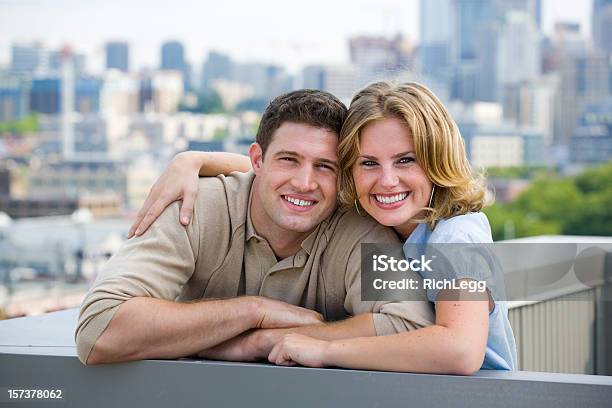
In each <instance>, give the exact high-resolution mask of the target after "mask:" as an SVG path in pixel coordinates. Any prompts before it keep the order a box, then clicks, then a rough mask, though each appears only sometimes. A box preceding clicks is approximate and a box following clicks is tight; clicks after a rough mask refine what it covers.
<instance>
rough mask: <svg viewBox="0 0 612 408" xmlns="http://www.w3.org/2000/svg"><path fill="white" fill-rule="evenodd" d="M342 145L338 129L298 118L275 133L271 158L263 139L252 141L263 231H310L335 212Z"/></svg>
mask: <svg viewBox="0 0 612 408" xmlns="http://www.w3.org/2000/svg"><path fill="white" fill-rule="evenodd" d="M337 147H338V135H337V134H336V133H334V132H332V131H330V130H326V129H321V128H316V127H312V126H309V125H304V124H299V123H293V122H285V123H283V124H282V125H281V126H280V127H279V128H278V129H277V130H276V132H274V137H273V138H272V142H271V143H270V144H269V145H268V149H267V151H266V153H265V157H264V155H263V154H262V151H261V147H260V146H259V144H257V143H254V144H253V145H252V146H251V149H250V151H249V155H250V156H251V162H252V164H253V169H254V171H255V175H256V177H255V182H254V192H253V202H252V206H251V213H252V218H253V223H254V225H255V228H256V229H257V230H258V232H259V233H264V231H267V232H271V233H278V232H282V231H291V232H299V233H306V232H310V231H312V230H313V229H314V228H315V227H316V226H317V225H318V224H319V223H320V222H321V221H323V220H324V219H325V218H327V217H328V216H329V215H330V214H331V213H332V211H333V210H334V208H335V206H336V193H337V187H336V178H337V174H338V157H337V153H336V149H337ZM262 229H263V230H264V231H260V230H262ZM279 229H280V231H279Z"/></svg>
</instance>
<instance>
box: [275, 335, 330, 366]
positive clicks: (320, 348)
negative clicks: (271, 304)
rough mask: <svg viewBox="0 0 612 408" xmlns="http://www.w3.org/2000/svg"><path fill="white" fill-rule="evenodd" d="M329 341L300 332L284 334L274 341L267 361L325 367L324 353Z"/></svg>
mask: <svg viewBox="0 0 612 408" xmlns="http://www.w3.org/2000/svg"><path fill="white" fill-rule="evenodd" d="M329 344H330V342H328V341H324V340H318V339H313V338H312V337H308V336H303V335H301V334H295V333H291V334H286V335H285V336H284V337H283V339H282V340H281V341H279V342H278V343H276V345H275V346H274V348H273V349H272V351H271V352H270V355H269V356H268V361H270V362H271V363H274V364H277V365H283V366H294V365H297V364H300V365H303V366H307V367H318V368H320V367H325V366H326V365H327V364H326V363H325V355H326V353H327V350H328V348H329Z"/></svg>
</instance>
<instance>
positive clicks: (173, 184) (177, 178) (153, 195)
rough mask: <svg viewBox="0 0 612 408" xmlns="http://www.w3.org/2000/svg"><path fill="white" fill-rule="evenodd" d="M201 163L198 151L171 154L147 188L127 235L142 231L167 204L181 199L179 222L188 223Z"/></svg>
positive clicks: (196, 191) (141, 232) (138, 233)
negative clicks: (162, 170)
mask: <svg viewBox="0 0 612 408" xmlns="http://www.w3.org/2000/svg"><path fill="white" fill-rule="evenodd" d="M202 164H203V157H202V154H201V153H200V152H183V153H179V154H177V155H176V156H174V158H173V159H172V161H171V162H170V164H168V167H166V170H164V172H163V173H162V175H161V176H160V177H159V179H157V181H156V182H155V184H154V185H153V187H152V188H151V190H150V191H149V194H148V195H147V198H146V200H145V202H144V204H143V205H142V208H141V209H140V211H138V214H137V215H136V220H134V223H133V224H132V226H131V227H130V231H129V233H128V238H132V237H133V236H135V235H136V236H138V235H142V234H143V233H144V232H145V231H146V230H147V228H149V226H151V224H153V221H155V220H156V219H157V217H159V215H160V214H161V213H162V212H163V211H164V209H165V208H166V207H167V206H169V205H170V204H172V203H173V202H175V201H177V200H180V199H182V200H183V203H182V205H181V210H180V215H179V219H180V222H181V224H183V225H188V224H189V222H190V221H191V217H192V215H193V205H194V203H195V199H196V195H197V193H198V178H199V172H200V167H201V166H202Z"/></svg>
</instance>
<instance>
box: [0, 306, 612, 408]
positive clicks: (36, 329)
mask: <svg viewBox="0 0 612 408" xmlns="http://www.w3.org/2000/svg"><path fill="white" fill-rule="evenodd" d="M75 321H76V310H75V309H73V310H69V311H63V312H57V313H50V314H47V315H42V316H35V317H28V318H21V319H13V320H7V321H2V322H0V391H1V392H2V393H3V395H0V403H1V402H6V401H7V398H6V394H7V389H9V388H21V389H25V388H38V389H58V388H59V389H62V390H63V396H64V399H63V400H62V401H58V402H55V403H49V402H37V403H36V404H35V406H45V405H51V406H69V407H82V406H88V407H108V406H111V404H112V406H144V407H157V406H159V407H162V406H163V407H167V406H212V407H215V406H223V407H227V406H240V407H245V406H248V407H259V406H262V407H264V406H265V407H270V406H292V407H302V406H304V407H312V406H334V407H344V406H355V407H361V406H364V407H372V406H393V407H397V406H427V407H449V406H453V407H468V406H469V407H472V408H473V407H491V406H495V407H515V406H529V407H555V408H561V407H577V406H580V407H609V406H610V402H611V401H612V377H604V376H591V375H574V374H548V373H534V372H513V373H508V372H495V371H480V372H479V373H477V374H476V375H474V376H471V377H460V376H450V375H425V374H410V373H388V372H373V371H360V370H342V369H312V368H303V367H277V366H274V365H268V364H247V363H224V362H212V361H204V360H190V359H181V360H168V361H166V360H147V361H140V362H132V363H125V364H114V365H106V366H95V367H85V366H83V365H82V364H81V363H80V362H79V361H78V360H77V358H76V354H75V348H74V343H73V339H72V335H73V330H74V325H75ZM26 405H27V404H24V405H23V406H26Z"/></svg>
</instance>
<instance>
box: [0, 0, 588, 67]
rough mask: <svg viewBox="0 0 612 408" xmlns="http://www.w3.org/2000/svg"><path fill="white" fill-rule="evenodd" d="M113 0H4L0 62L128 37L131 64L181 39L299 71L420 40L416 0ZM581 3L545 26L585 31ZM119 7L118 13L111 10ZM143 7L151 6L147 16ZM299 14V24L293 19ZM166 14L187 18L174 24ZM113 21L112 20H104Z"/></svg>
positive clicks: (558, 5)
mask: <svg viewBox="0 0 612 408" xmlns="http://www.w3.org/2000/svg"><path fill="white" fill-rule="evenodd" d="M108 3H109V2H102V1H100V0H89V1H87V2H86V3H85V2H77V1H74V0H57V1H53V2H52V1H50V0H21V1H13V0H0V10H1V11H0V38H3V41H2V42H0V64H1V65H6V64H8V62H9V59H10V45H11V44H12V43H14V42H32V41H41V42H43V44H44V45H45V46H48V47H50V48H53V47H60V46H62V45H64V44H70V45H71V46H72V47H73V48H74V49H75V50H76V51H78V52H82V53H84V54H86V55H87V56H88V57H89V60H90V62H89V67H90V68H92V69H94V70H98V69H100V68H102V66H103V63H104V44H105V43H106V42H107V41H113V40H125V41H127V42H128V43H129V44H130V49H131V50H130V54H131V56H130V60H131V61H130V62H131V65H132V66H133V67H135V68H136V69H140V68H142V67H145V66H146V67H150V68H154V67H157V66H158V65H159V63H160V50H161V45H162V43H163V42H165V41H170V40H178V41H180V42H182V43H183V44H184V45H185V53H186V59H187V60H188V61H189V62H190V63H191V64H192V66H194V67H195V68H196V69H199V68H200V65H201V63H202V61H203V60H204V58H205V55H206V54H207V53H208V52H209V51H213V50H216V51H220V52H224V53H227V54H229V55H230V56H232V58H234V59H236V60H237V61H262V62H270V63H276V64H280V65H283V66H285V67H287V68H288V69H289V70H290V71H292V72H295V71H297V70H298V69H300V68H301V67H303V66H304V65H307V64H309V63H331V64H334V63H344V62H346V61H348V46H347V40H348V38H349V37H350V36H357V35H364V34H365V35H376V34H380V35H387V36H389V35H394V34H395V33H398V32H399V33H402V34H403V35H405V36H406V37H407V38H408V39H409V40H410V41H412V42H413V43H417V42H418V37H419V18H418V17H419V1H418V0H409V1H399V0H386V1H384V2H383V3H382V4H377V5H376V6H374V5H373V4H372V3H370V2H367V1H361V2H360V3H359V4H355V3H352V5H353V7H351V8H343V7H342V5H340V4H338V3H331V4H330V3H329V2H324V1H322V0H313V2H311V3H310V6H309V7H308V8H303V9H295V8H293V9H292V8H291V6H288V5H286V4H284V3H280V2H277V1H273V0H267V1H264V2H259V3H257V4H253V3H244V4H243V2H240V1H238V0H230V1H227V2H224V3H223V4H201V3H199V2H194V1H192V0H177V1H175V2H173V6H172V8H171V9H170V8H168V7H165V6H163V5H161V4H149V3H146V2H144V1H143V0H135V1H131V2H130V3H129V4H128V5H121V6H119V5H118V4H117V3H115V4H117V5H116V6H115V7H113V5H112V4H111V5H109V4H108ZM580 3H581V4H578V2H571V1H561V2H559V1H553V0H544V1H543V27H544V31H545V32H550V31H551V29H552V27H553V26H554V22H555V21H577V22H579V23H580V24H581V26H582V30H583V33H584V34H585V35H588V33H589V30H590V10H591V2H590V1H584V2H580ZM119 8H121V14H118V13H117V12H116V11H114V10H117V9H119ZM143 10H147V14H146V15H144V13H143ZM176 10H179V12H178V14H177V13H176V12H175V11H176ZM181 10H190V12H187V11H183V12H181ZM321 10H326V11H325V12H321ZM192 11H194V12H192ZM173 12H174V14H172V13H173ZM298 13H299V16H300V21H301V23H296V15H297V14H298ZM168 15H172V16H173V18H176V19H177V20H180V21H183V23H182V24H179V25H173V24H170V20H169V19H168V17H167V16H168ZM339 15H342V17H340V18H339V17H338V16H339ZM110 20H112V21H113V24H112V25H109V24H106V23H105V22H106V21H110ZM143 20H145V21H144V22H143ZM228 21H231V22H232V23H231V24H229V23H228ZM304 22H306V23H304ZM238 27H239V29H238ZM234 28H235V29H234ZM198 38H202V40H197V39H198Z"/></svg>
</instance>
